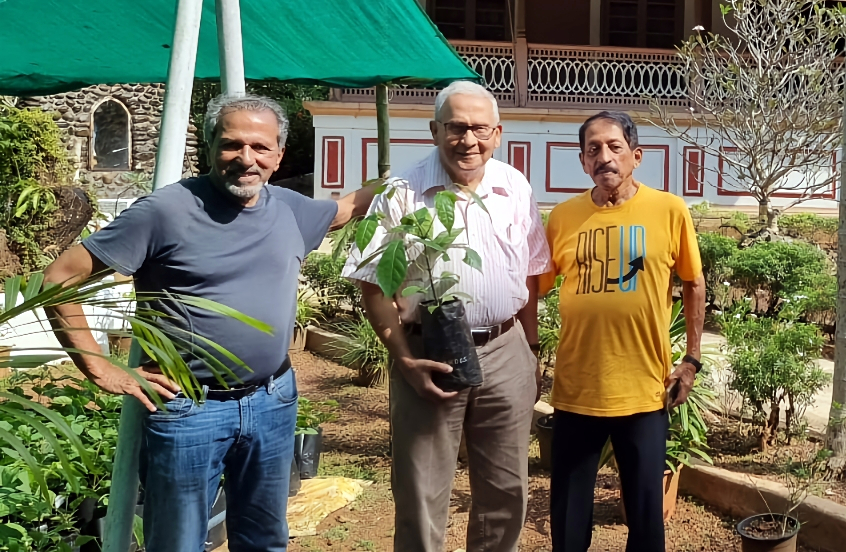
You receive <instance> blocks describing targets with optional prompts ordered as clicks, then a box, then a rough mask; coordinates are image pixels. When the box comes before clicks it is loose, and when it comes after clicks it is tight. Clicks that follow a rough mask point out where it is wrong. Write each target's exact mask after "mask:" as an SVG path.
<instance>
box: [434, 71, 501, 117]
mask: <svg viewBox="0 0 846 552" xmlns="http://www.w3.org/2000/svg"><path fill="white" fill-rule="evenodd" d="M455 94H464V95H466V96H476V97H479V98H485V99H487V100H490V102H491V105H492V106H493V112H494V118H495V119H496V122H497V123H499V107H498V106H497V104H496V98H495V97H494V95H493V94H491V93H490V91H489V90H488V89H487V88H485V87H484V86H481V85H478V84H476V83H475V82H470V81H455V82H453V83H452V84H450V85H449V86H447V87H446V88H444V89H443V90H441V91H440V92H438V97H437V98H435V120H436V121H440V120H441V119H440V116H441V108H442V107H443V106H444V104H445V103H446V101H447V98H449V97H450V96H453V95H455Z"/></svg>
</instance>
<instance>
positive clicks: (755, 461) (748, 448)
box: [708, 418, 846, 506]
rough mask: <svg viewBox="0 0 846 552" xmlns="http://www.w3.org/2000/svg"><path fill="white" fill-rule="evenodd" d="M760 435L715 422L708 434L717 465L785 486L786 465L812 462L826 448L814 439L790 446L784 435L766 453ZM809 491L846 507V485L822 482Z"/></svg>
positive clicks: (794, 441)
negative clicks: (789, 462)
mask: <svg viewBox="0 0 846 552" xmlns="http://www.w3.org/2000/svg"><path fill="white" fill-rule="evenodd" d="M759 435H760V429H759V428H758V427H757V426H752V425H750V424H747V423H742V422H739V421H737V420H735V419H732V418H720V419H718V420H715V421H714V422H713V423H711V426H710V432H709V434H708V445H709V446H710V447H711V457H712V458H713V459H714V465H716V466H718V467H720V468H724V469H727V470H731V471H733V472H738V473H748V474H751V475H755V476H757V477H762V478H764V479H770V480H772V481H778V482H781V483H783V482H784V477H783V476H782V470H783V469H784V466H785V463H786V462H788V461H790V460H792V461H794V462H798V461H800V460H807V459H810V458H812V457H813V456H814V455H816V453H817V452H818V451H819V450H820V449H822V448H823V443H821V442H820V441H818V440H817V439H814V438H813V437H794V438H792V439H791V442H790V443H789V444H788V443H787V441H786V440H785V439H784V436H783V435H782V436H781V437H782V441H781V442H780V443H779V445H778V446H777V447H770V449H769V450H768V451H767V452H763V451H761V449H760V447H759V444H760V443H759ZM809 490H810V492H811V494H814V495H817V496H821V497H823V498H826V499H828V500H833V501H834V502H837V503H838V504H842V505H844V506H846V481H843V480H834V481H826V480H824V479H822V478H818V479H817V480H816V481H814V482H813V483H812V485H811V488H810V489H809Z"/></svg>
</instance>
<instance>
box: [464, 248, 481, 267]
mask: <svg viewBox="0 0 846 552" xmlns="http://www.w3.org/2000/svg"><path fill="white" fill-rule="evenodd" d="M464 264H466V265H467V266H469V267H470V268H475V269H476V270H478V271H479V272H481V271H482V257H480V256H479V254H478V253H476V252H475V251H474V250H472V249H470V248H469V247H468V248H467V249H466V250H465V251H464Z"/></svg>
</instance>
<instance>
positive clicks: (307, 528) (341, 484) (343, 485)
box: [288, 477, 372, 537]
mask: <svg viewBox="0 0 846 552" xmlns="http://www.w3.org/2000/svg"><path fill="white" fill-rule="evenodd" d="M371 483H372V482H371V481H361V480H359V479H349V478H347V477H326V478H318V479H306V480H305V481H303V483H302V487H301V488H300V492H299V493H297V496H294V497H291V498H289V499H288V531H289V534H290V536H292V537H306V536H311V535H316V534H317V526H318V525H320V522H321V521H323V520H324V519H326V517H327V516H328V515H329V514H331V513H332V512H335V511H337V510H340V509H341V508H343V507H344V506H346V505H347V504H349V503H350V502H352V501H353V500H355V499H356V498H358V497H359V496H360V495H361V493H362V492H364V487H366V486H368V485H370V484H371Z"/></svg>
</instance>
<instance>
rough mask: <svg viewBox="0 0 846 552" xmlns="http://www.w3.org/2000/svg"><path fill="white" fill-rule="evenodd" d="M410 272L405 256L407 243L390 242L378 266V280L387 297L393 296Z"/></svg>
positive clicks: (399, 241)
mask: <svg viewBox="0 0 846 552" xmlns="http://www.w3.org/2000/svg"><path fill="white" fill-rule="evenodd" d="M407 273H408V261H407V260H406V257H405V243H404V242H403V240H394V241H392V242H391V243H389V244H388V247H387V248H386V249H385V252H384V253H382V258H381V259H379V264H378V265H377V266H376V282H377V283H378V284H379V287H380V288H382V293H384V294H385V297H393V296H394V294H395V293H396V292H397V290H398V289H399V287H400V286H401V285H402V283H403V282H404V281H405V276H406V274H407Z"/></svg>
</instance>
